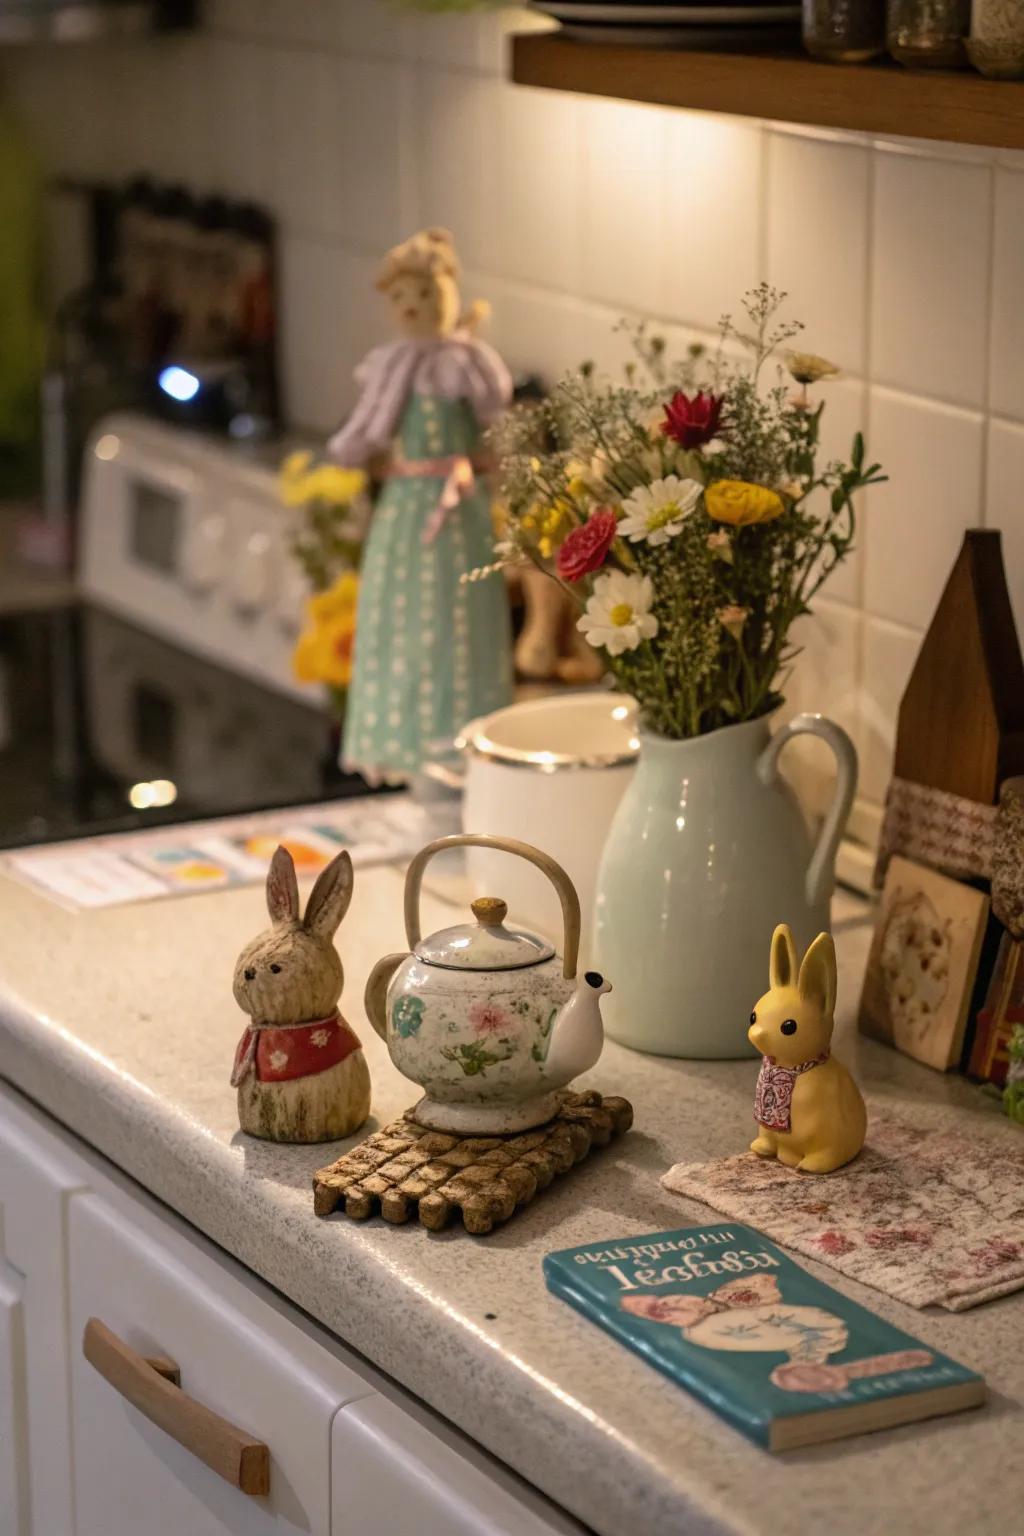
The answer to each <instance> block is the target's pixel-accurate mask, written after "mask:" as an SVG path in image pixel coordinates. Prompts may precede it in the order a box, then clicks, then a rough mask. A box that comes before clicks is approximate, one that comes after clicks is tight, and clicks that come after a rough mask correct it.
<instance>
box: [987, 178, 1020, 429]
mask: <svg viewBox="0 0 1024 1536" xmlns="http://www.w3.org/2000/svg"><path fill="white" fill-rule="evenodd" d="M1022 160H1024V157H1022ZM995 187H996V216H995V234H994V245H995V250H994V256H993V272H992V375H991V390H990V395H989V403H990V405H991V407H992V409H993V411H997V412H999V413H1000V414H1001V415H1005V416H1015V417H1016V418H1017V419H1018V420H1019V421H1024V164H1022V167H1021V169H1020V170H1017V171H1010V170H1005V169H999V170H997V171H996V173H995Z"/></svg>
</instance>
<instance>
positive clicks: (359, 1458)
mask: <svg viewBox="0 0 1024 1536" xmlns="http://www.w3.org/2000/svg"><path fill="white" fill-rule="evenodd" d="M426 1418H427V1414H426V1411H425V1410H423V1409H418V1410H417V1411H416V1413H415V1415H414V1413H413V1412H409V1411H407V1409H406V1408H405V1407H404V1406H403V1407H400V1406H399V1405H398V1403H395V1402H391V1401H390V1400H389V1399H388V1398H385V1397H381V1396H375V1397H369V1398H365V1399H364V1400H363V1401H362V1402H358V1403H352V1404H350V1405H349V1406H348V1407H346V1408H343V1409H342V1411H341V1412H340V1413H339V1414H338V1416H337V1418H336V1419H335V1421H334V1457H333V1463H332V1473H333V1475H332V1507H333V1510H334V1524H333V1527H332V1532H333V1536H582V1528H581V1527H580V1526H579V1525H577V1524H576V1523H575V1522H574V1521H573V1520H571V1519H570V1518H569V1516H568V1515H566V1514H564V1513H562V1511H560V1510H558V1509H556V1508H555V1507H554V1505H552V1504H549V1503H548V1502H547V1500H546V1499H544V1498H542V1497H541V1496H540V1495H539V1494H538V1493H536V1492H535V1491H534V1490H533V1489H532V1488H530V1487H528V1486H527V1485H526V1484H525V1483H523V1482H521V1481H520V1480H519V1479H518V1478H517V1477H516V1476H515V1475H514V1474H513V1473H511V1472H509V1471H507V1470H506V1469H505V1468H504V1467H500V1466H499V1465H498V1464H497V1463H496V1462H493V1461H491V1459H490V1457H488V1456H487V1455H486V1454H485V1453H483V1452H481V1451H479V1450H478V1449H477V1448H476V1447H475V1446H472V1445H470V1444H469V1443H468V1442H466V1441H463V1439H462V1437H461V1436H459V1435H458V1434H457V1433H456V1432H455V1431H452V1430H450V1429H448V1427H447V1426H445V1427H443V1428H442V1427H441V1421H440V1420H437V1421H436V1426H437V1427H436V1428H430V1427H428V1424H427V1423H425V1422H423V1421H424V1420H425V1419H426Z"/></svg>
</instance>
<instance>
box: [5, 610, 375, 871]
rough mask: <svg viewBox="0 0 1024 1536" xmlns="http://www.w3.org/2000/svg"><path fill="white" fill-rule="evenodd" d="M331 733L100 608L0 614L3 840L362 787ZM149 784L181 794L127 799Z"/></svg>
mask: <svg viewBox="0 0 1024 1536" xmlns="http://www.w3.org/2000/svg"><path fill="white" fill-rule="evenodd" d="M337 737H338V731H337V727H336V726H335V725H333V724H332V722H331V721H330V719H329V718H328V717H327V715H326V714H324V713H321V712H320V711H318V710H316V709H312V708H310V707H308V706H307V705H305V704H302V703H300V702H298V701H297V700H293V699H290V698H288V697H287V696H286V695H284V694H280V693H276V692H274V691H273V690H271V689H269V688H265V687H262V686H261V685H259V684H257V683H253V682H251V681H249V680H248V679H246V678H243V677H240V676H239V675H237V674H236V673H232V672H228V671H225V670H224V669H222V668H220V667H216V666H212V665H211V664H210V663H209V662H206V661H202V660H200V659H198V658H197V657H195V656H193V655H191V654H189V653H187V652H185V651H181V650H179V649H178V648H177V647H175V646H173V645H169V644H168V643H167V642H166V641H163V640H160V639H157V638H156V637H154V636H153V635H151V634H147V633H146V632H145V631H143V630H140V629H137V628H135V627H134V626H132V625H130V624H127V623H125V622H124V621H123V620H122V619H119V618H115V617H114V616H113V615H111V614H109V613H107V612H105V611H103V610H102V609H98V608H91V607H89V606H87V605H84V604H77V605H74V606H71V607H66V608H57V609H43V610H38V611H32V612H24V613H15V614H5V615H2V616H0V848H17V847H23V846H25V845H27V844H31V843H45V842H55V841H59V840H61V839H64V838H72V837H85V836H89V835H92V834H96V833H105V832H124V831H129V830H133V829H137V828H141V827H155V826H161V825H169V824H171V823H174V822H181V821H194V820H198V819H201V818H204V817H213V816H230V815H235V814H240V813H243V812H248V811H257V810H264V809H272V808H274V807H278V806H288V805H309V804H315V803H317V802H319V801H323V800H334V799H339V798H342V797H344V796H346V795H354V794H365V793H366V790H367V786H366V784H365V783H364V782H363V780H362V779H361V778H359V777H358V776H357V775H355V774H344V773H342V772H341V770H340V769H339V767H338V766H337V752H338V741H337ZM154 783H156V784H157V786H158V789H157V798H165V799H166V798H167V797H168V794H169V791H168V790H167V787H166V786H167V784H168V783H169V784H171V785H173V786H174V793H175V795H176V798H175V799H174V801H173V803H172V804H169V805H157V806H153V807H151V808H149V809H137V808H135V807H133V805H132V792H133V790H134V791H135V795H134V798H135V799H136V800H138V799H139V798H140V789H139V786H142V790H141V795H142V797H143V798H145V797H146V795H147V789H146V786H147V785H151V784H154Z"/></svg>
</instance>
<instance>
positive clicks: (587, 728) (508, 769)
mask: <svg viewBox="0 0 1024 1536" xmlns="http://www.w3.org/2000/svg"><path fill="white" fill-rule="evenodd" d="M458 744H459V746H460V747H461V749H462V751H463V753H464V754H465V770H464V784H465V798H464V800H463V807H462V825H463V827H464V828H465V829H466V830H467V831H469V830H471V829H472V828H474V827H486V828H487V829H488V831H489V832H491V833H492V834H494V835H495V836H497V837H510V838H515V839H517V840H518V841H520V842H527V843H533V844H537V845H539V846H540V847H541V848H543V849H545V850H546V852H548V853H549V854H550V855H551V857H552V858H553V859H555V860H556V861H557V863H559V864H560V865H561V866H562V868H563V869H564V870H565V871H566V872H567V874H568V875H569V878H570V879H571V880H572V883H573V885H574V886H575V887H576V890H577V892H578V893H579V898H580V906H581V909H582V911H583V915H584V920H585V927H586V929H587V930H589V927H590V918H591V913H592V910H593V903H594V892H595V889H596V885H597V870H598V865H599V863H600V860H601V850H602V848H603V846H604V841H605V838H606V836H607V835H608V830H609V828H610V827H611V824H612V818H613V817H614V815H615V812H616V810H617V809H618V805H619V801H620V800H621V799H622V796H623V795H624V793H625V791H626V787H627V785H628V784H629V782H630V780H631V779H632V777H633V773H634V770H635V767H636V759H637V754H638V751H639V741H638V739H637V732H636V705H635V703H634V701H633V700H632V699H630V698H626V697H624V696H623V695H622V694H619V693H605V692H591V693H582V692H581V693H567V694H556V695H550V696H547V697H544V698H538V699H526V700H523V701H522V702H521V703H518V704H512V705H510V706H509V707H508V708H506V709H499V710H497V711H495V713H494V714H492V715H487V716H484V717H482V718H481V719H479V720H474V721H472V722H471V724H469V725H467V726H466V728H465V729H464V730H463V731H462V733H461V735H460V737H459V743H458ZM466 867H467V874H468V877H469V882H470V887H471V890H472V892H473V895H474V896H487V895H490V894H491V893H493V892H494V891H496V890H500V891H501V892H502V894H503V895H504V898H505V900H506V901H507V902H508V907H509V911H510V912H511V913H512V915H513V917H514V918H516V919H518V920H519V921H521V922H527V923H530V924H532V925H533V926H534V927H535V928H539V929H540V931H541V932H542V933H545V934H547V935H549V936H552V935H556V934H557V933H558V931H559V925H560V923H561V913H560V910H559V905H558V899H557V897H556V895H555V892H554V890H553V889H552V887H551V884H550V882H549V881H548V880H546V879H545V878H544V876H543V875H542V874H541V873H540V872H539V871H538V870H537V869H535V868H533V867H532V866H531V865H530V864H528V863H526V862H524V861H523V860H516V861H515V862H514V863H510V861H509V860H507V859H503V858H502V857H501V855H500V854H499V853H497V852H495V850H494V849H493V848H480V847H473V848H470V849H469V850H468V852H467V855H466Z"/></svg>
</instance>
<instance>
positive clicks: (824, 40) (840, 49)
mask: <svg viewBox="0 0 1024 1536" xmlns="http://www.w3.org/2000/svg"><path fill="white" fill-rule="evenodd" d="M803 7H804V47H805V48H806V49H807V52H808V53H809V54H811V55H812V56H813V57H814V58H816V59H828V60H829V62H830V63H833V64H864V63H866V61H867V60H868V59H873V58H875V56H876V55H877V54H879V53H882V52H883V51H884V49H885V0H803Z"/></svg>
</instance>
